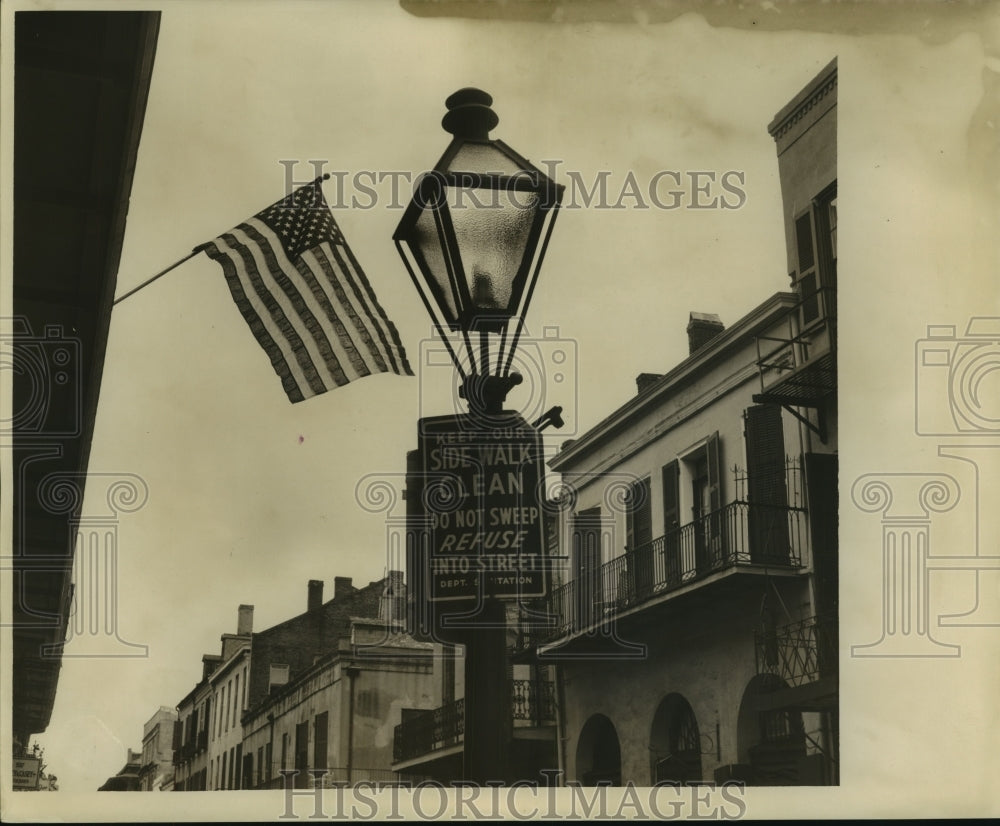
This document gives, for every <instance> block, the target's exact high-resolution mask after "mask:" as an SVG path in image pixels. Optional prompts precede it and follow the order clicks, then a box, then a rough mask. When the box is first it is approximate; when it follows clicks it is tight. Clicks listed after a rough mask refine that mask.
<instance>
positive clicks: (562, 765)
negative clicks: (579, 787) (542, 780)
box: [552, 665, 567, 786]
mask: <svg viewBox="0 0 1000 826" xmlns="http://www.w3.org/2000/svg"><path fill="white" fill-rule="evenodd" d="M552 669H553V670H554V671H555V673H556V758H557V760H558V762H559V765H558V768H559V783H558V785H559V786H565V785H566V740H567V737H566V720H565V716H564V715H565V713H566V690H565V688H564V686H563V670H562V666H560V665H553V666H552Z"/></svg>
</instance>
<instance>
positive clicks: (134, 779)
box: [97, 749, 142, 792]
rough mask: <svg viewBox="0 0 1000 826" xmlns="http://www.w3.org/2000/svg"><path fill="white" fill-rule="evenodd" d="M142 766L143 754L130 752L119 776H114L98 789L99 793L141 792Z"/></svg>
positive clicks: (130, 750)
mask: <svg viewBox="0 0 1000 826" xmlns="http://www.w3.org/2000/svg"><path fill="white" fill-rule="evenodd" d="M141 766H142V752H141V751H132V749H129V750H128V753H127V757H126V759H125V765H124V766H122V769H121V771H119V772H118V774H114V775H112V776H111V777H109V778H108V779H107V780H105V781H104V783H102V784H101V785H100V787H98V789H97V791H99V792H137V791H139V790H140V789H139V769H140V768H141Z"/></svg>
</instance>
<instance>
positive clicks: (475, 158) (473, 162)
mask: <svg viewBox="0 0 1000 826" xmlns="http://www.w3.org/2000/svg"><path fill="white" fill-rule="evenodd" d="M448 171H450V172H475V173H477V174H480V175H516V174H517V173H518V172H522V171H523V170H522V169H521V167H520V166H518V165H517V163H515V162H514V160H513V159H511V158H510V157H508V156H507V155H506V154H505V153H504V152H502V151H500V150H499V149H498V148H497V147H496V146H494V145H493V144H492V143H475V142H472V141H467V142H465V143H463V144H462V146H461V147H460V148H459V150H458V152H456V153H455V157H454V158H452V159H451V161H450V162H449V163H448Z"/></svg>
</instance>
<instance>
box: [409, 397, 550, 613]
mask: <svg viewBox="0 0 1000 826" xmlns="http://www.w3.org/2000/svg"><path fill="white" fill-rule="evenodd" d="M420 455H421V459H422V463H423V478H424V486H423V491H422V510H423V513H424V515H425V517H426V518H427V521H428V524H429V530H430V537H429V540H430V541H429V543H428V546H429V552H428V556H427V560H426V566H427V567H426V568H425V570H426V571H427V573H428V579H427V580H426V581H427V588H428V596H429V598H430V599H431V600H432V601H440V600H467V599H472V598H476V597H500V598H509V599H513V598H527V597H540V596H545V594H546V586H547V576H546V570H545V565H544V560H543V549H544V547H545V544H544V541H543V520H542V506H541V502H540V500H539V490H540V485H539V483H540V482H541V481H542V479H543V478H544V470H543V467H542V461H543V457H542V440H541V435H540V434H539V433H538V431H537V430H536V429H535V428H533V427H531V426H530V425H529V424H528V423H527V422H526V421H524V419H522V418H521V417H520V416H515V415H510V416H505V417H503V418H502V419H496V420H491V421H490V422H489V423H481V422H478V421H476V420H475V419H473V418H472V417H469V416H444V417H438V418H432V419H422V420H421V422H420Z"/></svg>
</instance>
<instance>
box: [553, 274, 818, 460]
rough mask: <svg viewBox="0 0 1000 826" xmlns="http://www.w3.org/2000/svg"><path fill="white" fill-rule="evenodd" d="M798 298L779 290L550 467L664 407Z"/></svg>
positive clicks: (579, 456) (591, 448)
mask: <svg viewBox="0 0 1000 826" xmlns="http://www.w3.org/2000/svg"><path fill="white" fill-rule="evenodd" d="M798 300H799V299H798V297H797V296H796V295H795V294H794V293H787V292H780V293H775V294H774V295H772V296H771V297H770V298H768V299H767V300H766V301H764V302H763V303H761V304H759V305H757V306H756V307H755V308H754V309H753V310H751V311H750V312H749V313H747V314H746V315H745V316H743V318H741V319H740V320H739V321H737V322H736V323H735V324H733V325H732V326H731V327H728V328H726V329H725V330H723V331H722V332H721V333H719V334H718V335H717V336H716V337H715V338H713V339H712V340H711V341H710V342H708V343H707V344H706V345H705V346H704V347H702V348H701V349H700V350H698V351H696V352H695V353H692V354H691V355H690V356H688V357H687V358H686V359H684V361H682V362H681V363H680V364H678V365H677V366H676V367H674V368H673V370H671V371H670V372H668V373H666V374H665V375H664V376H663V377H662V378H660V379H659V380H658V381H657V382H656V383H655V384H653V385H652V386H651V387H649V388H648V389H647V390H645V391H644V392H642V393H640V394H638V395H636V396H633V397H632V398H631V399H629V400H628V401H627V402H625V404H623V405H622V406H621V407H619V408H618V409H617V410H615V411H614V412H613V413H612V414H611V415H610V416H608V417H607V418H605V419H604V420H603V421H601V422H599V423H598V424H596V425H595V426H594V427H592V428H591V429H590V430H588V431H587V432H586V433H585V434H583V435H582V436H580V437H579V438H577V439H575V440H574V441H573V442H572V443H571V444H570V445H569V446H568V447H566V448H565V449H563V450H561V451H560V452H559V454H558V455H556V456H555V457H553V458H552V459H550V460H549V466H550V467H551V468H552V469H553V470H555V471H560V470H562V469H563V468H565V467H566V466H567V465H571V464H573V463H575V462H578V461H580V460H581V459H583V458H584V457H585V456H586V455H588V454H589V453H591V452H593V451H594V450H596V449H597V448H598V447H599V446H600V445H602V444H604V443H605V442H606V441H607V440H608V439H611V438H613V437H614V436H615V435H616V434H617V433H619V432H620V431H621V430H623V429H624V428H626V427H628V426H629V425H630V424H632V423H633V422H635V421H637V420H639V419H640V418H641V417H643V416H645V415H647V414H648V413H649V412H651V411H653V410H655V409H657V408H659V407H661V406H662V405H663V404H664V402H665V401H666V399H667V398H668V397H669V396H670V394H671V393H673V392H674V391H675V390H676V389H677V388H678V387H679V386H680V385H682V384H683V383H684V382H686V381H688V380H689V379H691V378H692V377H694V376H695V375H697V374H698V373H700V372H702V371H704V370H706V369H708V368H709V367H710V366H711V365H712V364H713V363H714V362H716V361H717V360H718V359H720V358H722V357H724V356H725V355H726V354H727V353H728V352H730V351H731V350H733V349H734V348H735V347H737V346H739V345H740V344H742V343H743V342H745V341H746V340H747V339H749V338H751V337H753V336H754V335H756V334H757V333H758V332H760V330H762V329H764V328H765V327H767V326H769V325H770V324H773V323H774V322H775V321H776V320H777V319H779V318H780V317H781V316H782V315H784V314H785V313H787V312H788V311H789V310H790V309H792V308H793V307H794V306H795V305H796V303H797V302H798Z"/></svg>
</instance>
